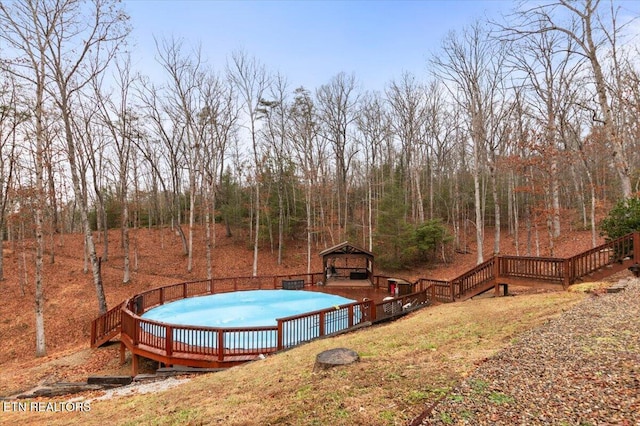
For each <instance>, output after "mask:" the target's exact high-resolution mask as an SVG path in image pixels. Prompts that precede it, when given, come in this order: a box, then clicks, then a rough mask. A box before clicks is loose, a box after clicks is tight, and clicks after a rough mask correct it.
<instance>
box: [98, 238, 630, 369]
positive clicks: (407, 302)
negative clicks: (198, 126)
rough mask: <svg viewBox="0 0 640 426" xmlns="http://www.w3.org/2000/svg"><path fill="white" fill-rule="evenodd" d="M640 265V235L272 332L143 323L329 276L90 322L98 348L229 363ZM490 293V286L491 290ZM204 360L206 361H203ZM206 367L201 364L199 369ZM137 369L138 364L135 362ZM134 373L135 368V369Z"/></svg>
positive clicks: (204, 284) (167, 296) (255, 280)
mask: <svg viewBox="0 0 640 426" xmlns="http://www.w3.org/2000/svg"><path fill="white" fill-rule="evenodd" d="M628 259H633V260H635V261H636V262H638V261H639V260H640V233H638V232H636V233H634V234H629V235H626V236H624V237H621V238H618V239H615V240H612V241H609V242H607V243H605V244H602V245H600V246H598V247H595V248H593V249H590V250H586V251H585V252H583V253H580V254H578V255H575V256H573V257H571V258H566V259H559V258H540V257H526V256H525V257H523V256H495V257H492V258H490V259H488V260H487V261H485V262H483V263H481V264H480V265H477V266H475V267H474V268H473V269H471V270H470V271H467V272H465V273H464V274H462V275H460V276H459V277H456V278H454V279H453V280H449V281H444V280H433V279H428V278H420V279H418V280H416V281H415V282H414V283H413V284H412V289H413V293H411V294H409V295H404V296H401V297H396V298H393V299H391V300H387V301H383V302H381V303H374V302H373V301H370V300H367V301H362V302H356V303H352V304H347V305H341V306H338V307H335V308H329V309H324V310H320V311H315V312H309V313H305V314H301V315H295V316H292V317H287V318H280V319H278V320H277V325H276V326H273V327H247V328H215V327H197V326H179V325H171V324H165V323H160V322H157V321H151V320H147V319H143V318H141V317H140V315H142V314H143V313H144V312H146V311H147V310H149V309H151V308H153V307H155V306H159V305H162V304H164V303H167V302H171V301H175V300H179V299H184V298H188V297H194V296H200V295H205V294H214V293H225V292H230V291H238V290H260V289H278V288H282V280H292V279H299V280H304V282H305V285H306V286H309V285H315V284H316V283H318V282H320V281H321V280H322V279H323V277H324V274H323V273H322V272H314V273H311V274H306V273H303V274H288V275H276V276H262V277H230V278H214V279H211V280H201V281H193V282H185V283H180V284H173V285H169V286H165V287H160V288H155V289H152V290H148V291H145V292H142V293H140V294H137V295H135V296H134V297H132V298H131V299H128V300H126V301H125V302H123V303H122V304H121V305H118V306H116V307H114V308H112V309H111V310H109V311H108V312H107V313H105V314H104V315H101V316H100V317H98V318H96V319H95V320H94V321H93V322H92V324H91V345H92V346H93V347H95V346H99V345H100V344H102V343H104V342H106V341H108V340H109V339H110V338H111V337H113V336H114V335H115V334H117V333H118V332H120V333H121V341H122V342H123V344H125V345H127V346H128V347H129V349H130V350H132V352H134V351H137V352H139V353H143V354H144V355H145V356H149V357H154V356H158V357H159V359H161V360H164V362H167V361H169V362H176V361H179V360H182V361H184V362H185V363H187V364H190V363H193V362H194V361H193V360H194V356H195V357H203V359H207V360H209V361H207V362H210V360H212V359H215V360H217V361H218V362H224V361H226V360H227V359H229V358H234V357H236V358H237V357H239V356H240V357H242V356H245V357H246V356H256V355H259V354H267V353H271V352H274V351H277V350H281V349H284V348H288V347H291V346H295V345H298V344H300V343H302V342H305V341H308V340H311V339H314V338H317V337H322V336H326V335H329V334H333V333H338V332H341V331H345V330H348V329H350V328H353V327H356V326H359V325H361V324H363V323H367V322H376V321H381V320H385V319H390V318H393V317H396V316H398V315H401V314H403V313H405V312H406V311H407V310H409V309H413V308H414V307H418V306H422V305H426V304H430V303H435V302H450V301H453V300H455V299H457V298H460V297H464V296H465V295H467V294H473V293H474V292H478V291H484V290H486V289H487V286H490V285H497V284H499V283H500V280H501V279H505V278H519V279H531V280H540V281H550V282H556V283H561V284H563V285H565V286H566V285H569V284H571V283H574V282H576V280H578V279H580V278H581V277H584V276H586V275H588V274H590V273H592V272H594V271H597V270H601V269H603V268H605V267H607V266H609V265H612V264H614V263H616V262H620V263H622V262H623V261H624V260H628ZM387 279H389V277H388V276H384V275H376V276H374V277H372V283H373V286H374V287H375V288H380V287H383V288H385V287H386V285H387V283H386V280H387ZM488 288H490V287H488ZM203 362H204V361H203ZM196 364H197V365H199V366H201V365H203V364H202V363H196ZM134 365H137V363H134ZM134 368H135V367H134Z"/></svg>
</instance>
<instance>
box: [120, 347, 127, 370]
mask: <svg viewBox="0 0 640 426" xmlns="http://www.w3.org/2000/svg"><path fill="white" fill-rule="evenodd" d="M125 350H126V346H125V345H124V342H122V341H120V365H123V364H124V358H125Z"/></svg>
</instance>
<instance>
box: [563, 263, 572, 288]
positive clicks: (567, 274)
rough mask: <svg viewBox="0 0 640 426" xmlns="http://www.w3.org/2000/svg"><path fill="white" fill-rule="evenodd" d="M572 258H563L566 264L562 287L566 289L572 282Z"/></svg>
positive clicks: (564, 264)
mask: <svg viewBox="0 0 640 426" xmlns="http://www.w3.org/2000/svg"><path fill="white" fill-rule="evenodd" d="M570 260H571V259H569V258H566V259H563V261H562V263H563V266H564V278H563V280H562V287H563V288H564V289H565V290H566V289H567V288H569V284H571V270H570V268H569V266H570Z"/></svg>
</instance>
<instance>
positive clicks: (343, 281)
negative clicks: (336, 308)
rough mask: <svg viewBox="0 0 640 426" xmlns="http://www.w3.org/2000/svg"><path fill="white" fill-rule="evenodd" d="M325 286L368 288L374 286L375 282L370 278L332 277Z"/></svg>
mask: <svg viewBox="0 0 640 426" xmlns="http://www.w3.org/2000/svg"><path fill="white" fill-rule="evenodd" d="M325 286H327V287H342V288H363V287H364V288H366V287H373V283H372V282H371V281H370V280H352V279H349V278H344V277H332V278H329V279H328V280H327V282H326V284H325Z"/></svg>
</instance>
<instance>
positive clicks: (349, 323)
mask: <svg viewBox="0 0 640 426" xmlns="http://www.w3.org/2000/svg"><path fill="white" fill-rule="evenodd" d="M347 312H348V313H347V315H349V318H348V319H347V326H348V328H351V327H353V305H349V307H348V308H347Z"/></svg>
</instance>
